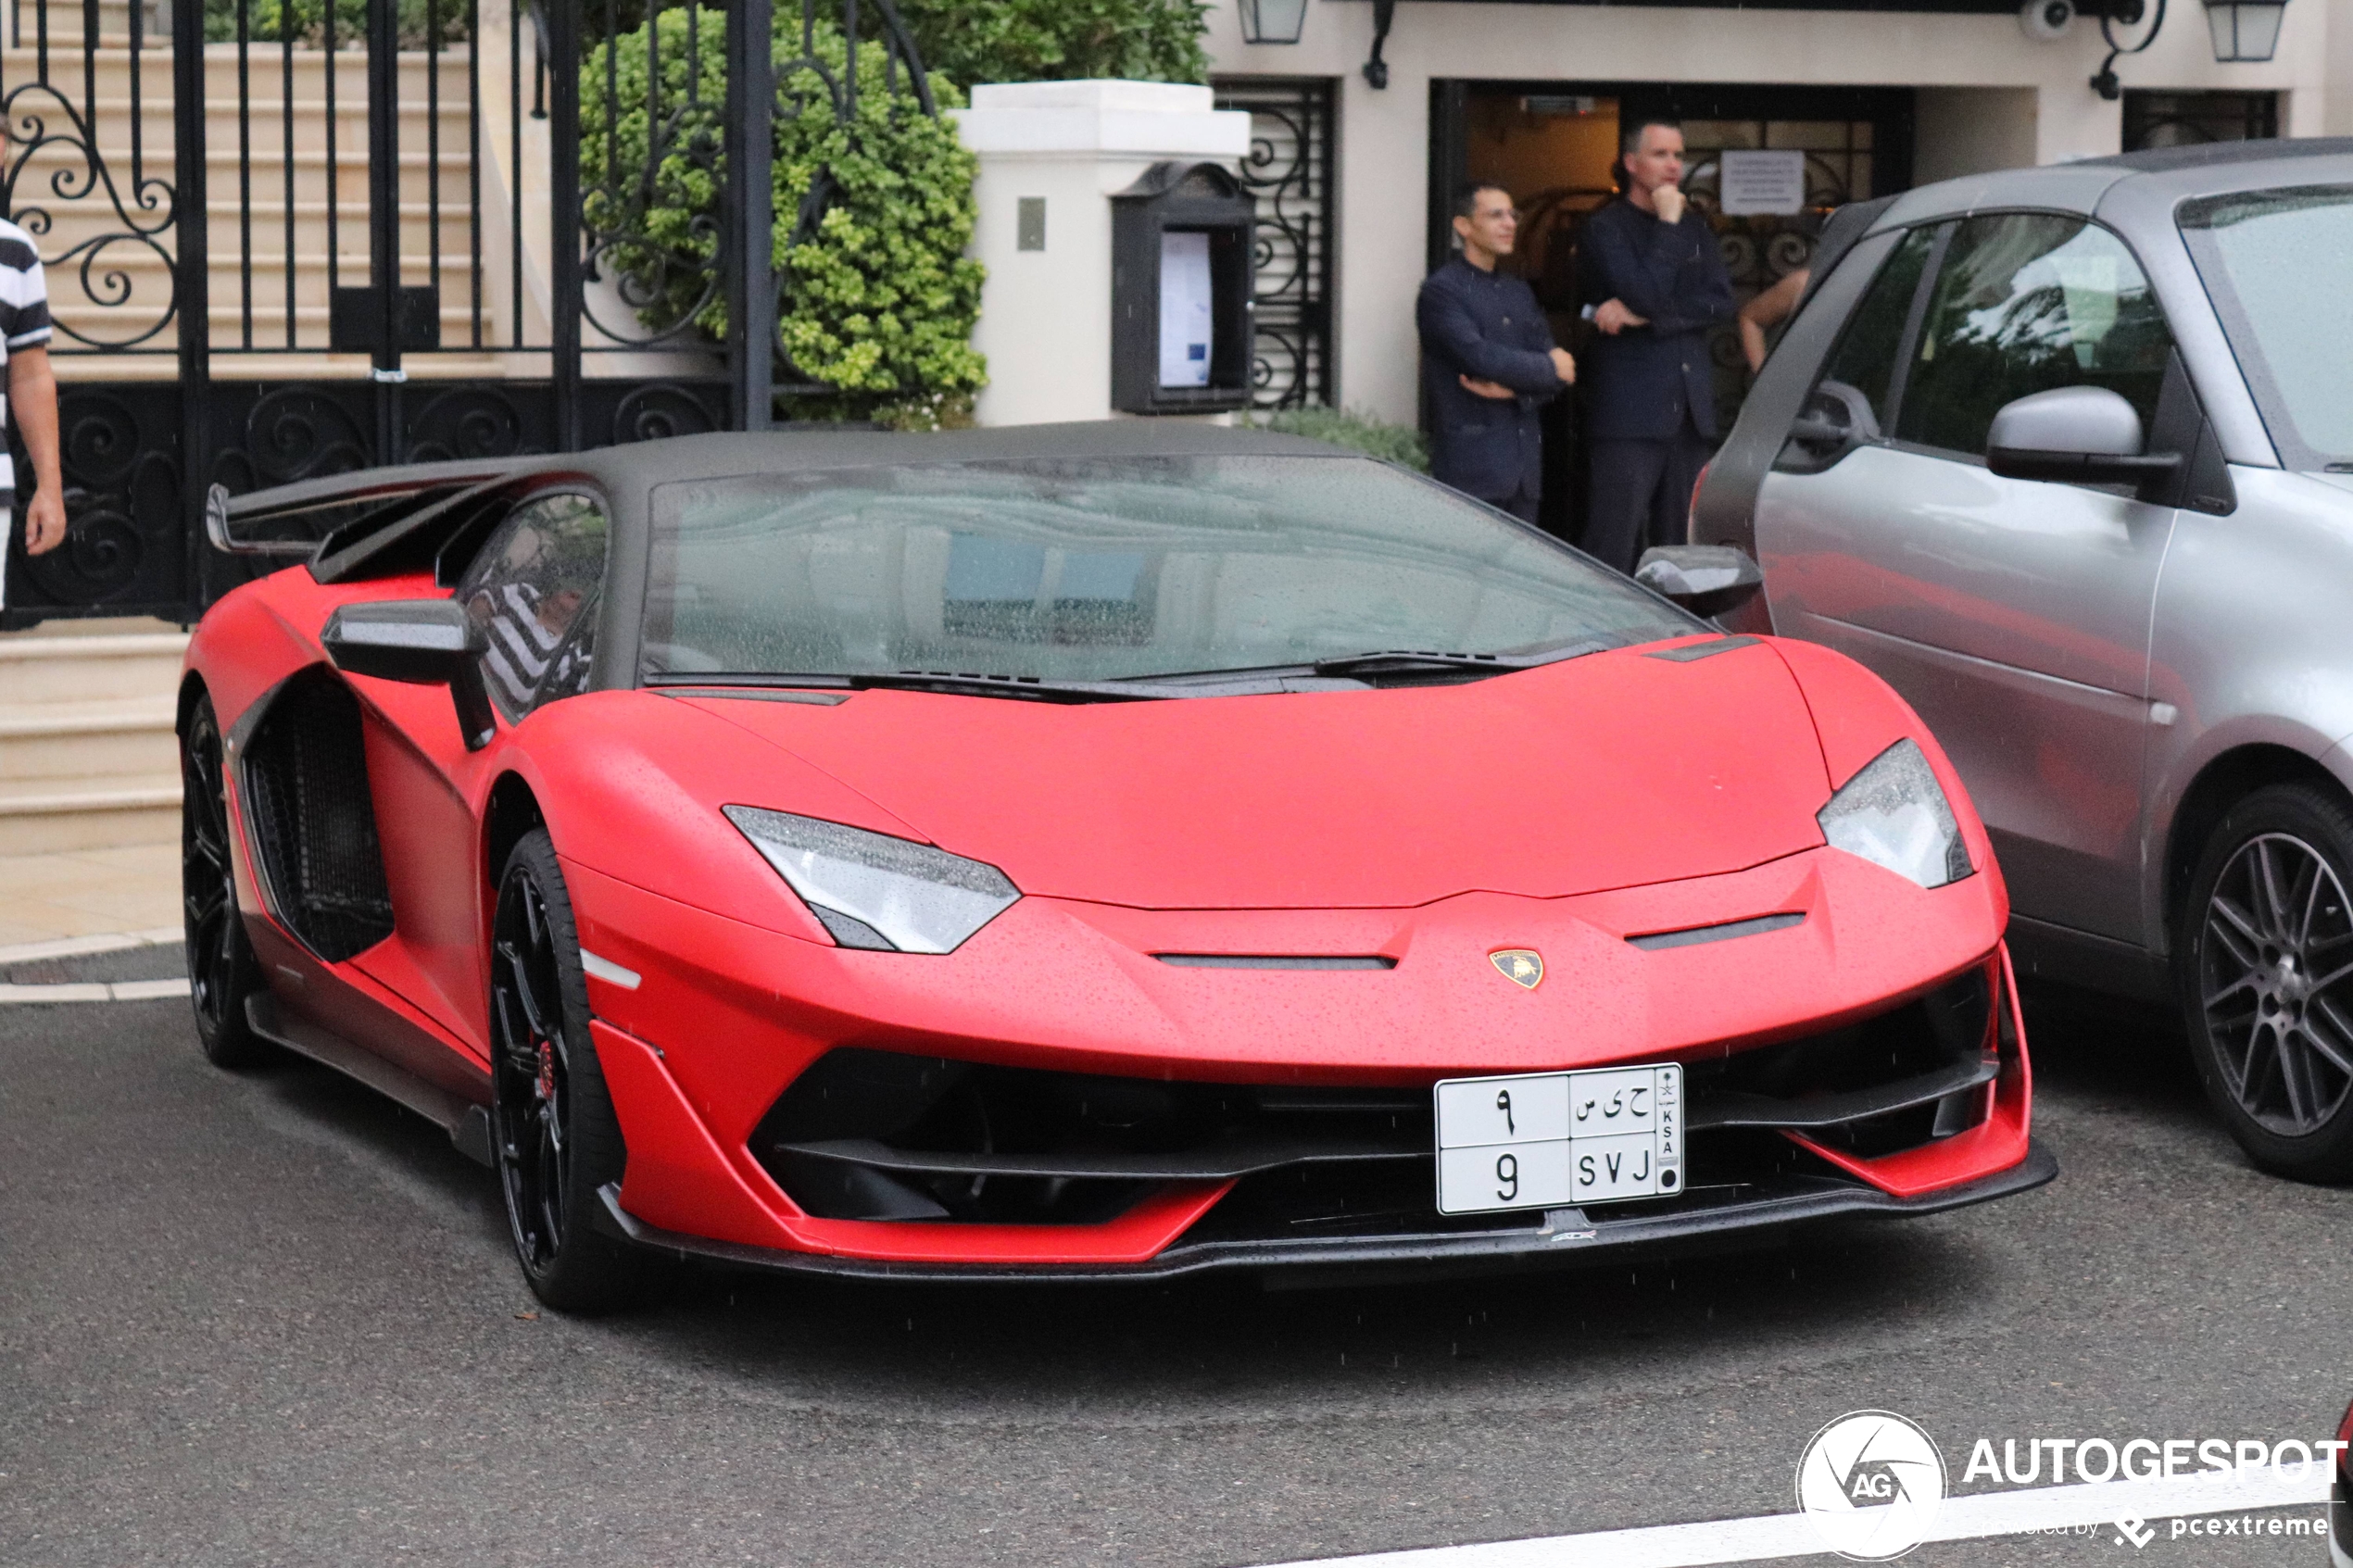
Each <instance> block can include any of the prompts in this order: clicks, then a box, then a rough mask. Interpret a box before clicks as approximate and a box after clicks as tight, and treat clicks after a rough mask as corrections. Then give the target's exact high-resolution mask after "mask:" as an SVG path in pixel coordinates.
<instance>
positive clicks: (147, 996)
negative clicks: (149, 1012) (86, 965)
mask: <svg viewBox="0 0 2353 1568" xmlns="http://www.w3.org/2000/svg"><path fill="white" fill-rule="evenodd" d="M187 994H188V982H187V981H186V980H184V979H181V980H117V981H112V982H107V981H94V980H85V981H76V982H72V983H69V984H67V985H0V1007H23V1006H45V1005H47V1004H49V1003H52V1002H153V1001H160V1000H162V999H163V998H164V997H184V996H186V995H187Z"/></svg>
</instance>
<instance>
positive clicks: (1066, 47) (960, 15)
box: [899, 0, 1209, 88]
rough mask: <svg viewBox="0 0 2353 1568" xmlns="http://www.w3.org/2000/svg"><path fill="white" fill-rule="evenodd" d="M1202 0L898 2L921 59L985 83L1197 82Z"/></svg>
mask: <svg viewBox="0 0 2353 1568" xmlns="http://www.w3.org/2000/svg"><path fill="white" fill-rule="evenodd" d="M1208 11H1209V6H1207V5H1204V4H1202V3H1201V0H900V6H899V14H900V16H901V17H902V18H904V19H906V22H907V29H908V31H910V32H912V33H913V34H914V37H915V46H916V48H918V49H919V50H921V51H922V53H923V56H924V64H925V66H926V67H928V68H929V69H933V70H936V71H937V72H939V73H940V74H941V75H942V76H945V77H947V78H948V79H949V80H950V82H957V83H959V84H961V85H963V86H964V87H966V88H971V87H975V86H977V85H979V84H980V83H982V82H1066V81H1076V80H1078V79H1081V78H1085V77H1098V76H1115V77H1124V78H1126V79H1127V80H1128V81H1131V82H1202V81H1206V80H1207V79H1208V75H1209V56H1208V55H1207V54H1206V53H1205V52H1204V51H1203V50H1202V44H1201V39H1202V31H1204V30H1205V29H1206V28H1207V26H1208V23H1207V21H1206V20H1205V18H1206V16H1207V15H1208Z"/></svg>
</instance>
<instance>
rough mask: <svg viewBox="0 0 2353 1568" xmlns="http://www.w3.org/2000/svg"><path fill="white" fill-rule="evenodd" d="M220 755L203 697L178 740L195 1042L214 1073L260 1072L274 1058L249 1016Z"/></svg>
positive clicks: (249, 956) (183, 894) (183, 904)
mask: <svg viewBox="0 0 2353 1568" xmlns="http://www.w3.org/2000/svg"><path fill="white" fill-rule="evenodd" d="M223 754H224V748H223V747H222V746H221V744H220V720H219V719H218V718H217V717H215V715H214V713H213V711H212V698H211V697H209V696H200V697H198V698H197V699H196V706H195V710H194V711H193V712H191V713H190V714H189V715H188V728H187V732H186V734H183V735H182V737H181V742H180V911H181V916H182V925H183V927H184V929H185V931H186V934H187V951H188V995H189V997H190V999H191V1000H192V1001H193V1002H194V1003H195V1014H196V1043H197V1045H198V1046H200V1047H203V1050H204V1054H205V1057H206V1060H209V1061H210V1062H211V1063H212V1064H213V1065H214V1066H215V1067H226V1068H232V1069H234V1068H245V1067H254V1066H258V1065H259V1064H261V1063H263V1062H265V1061H267V1060H270V1058H271V1056H272V1055H273V1054H274V1053H273V1049H272V1047H271V1045H270V1044H269V1042H267V1041H265V1040H263V1039H262V1038H261V1037H260V1036H259V1035H256V1034H255V1033H254V1032H253V1025H252V1024H251V1023H250V1022H247V1021H246V1018H245V1001H246V999H247V998H248V997H252V996H253V995H254V994H255V993H256V992H257V991H258V989H259V988H260V984H261V970H260V965H259V964H258V962H257V961H256V960H255V959H254V956H253V947H252V945H251V944H250V943H248V942H247V941H246V940H245V919H244V917H243V916H242V915H240V914H239V913H238V912H237V877H236V872H235V871H234V869H233V866H232V863H231V860H230V855H229V791H228V774H227V771H226V770H225V769H224V768H223V766H222V760H221V759H222V757H223Z"/></svg>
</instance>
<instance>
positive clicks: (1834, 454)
mask: <svg viewBox="0 0 2353 1568" xmlns="http://www.w3.org/2000/svg"><path fill="white" fill-rule="evenodd" d="M1879 438H1880V428H1879V416H1878V415H1876V414H1875V413H1873V412H1872V411H1871V400H1870V399H1869V398H1868V397H1866V396H1864V395H1863V394H1862V391H1861V389H1860V388H1857V387H1852V386H1849V385H1847V384H1846V383H1844V382H1838V381H1826V382H1823V383H1821V384H1820V385H1818V386H1817V387H1816V388H1815V389H1814V390H1813V392H1812V393H1810V394H1809V395H1807V396H1806V405H1805V407H1804V408H1800V409H1799V410H1798V414H1797V418H1796V419H1795V420H1792V421H1791V422H1790V427H1789V441H1790V444H1791V445H1793V446H1795V447H1796V448H1797V451H1798V453H1799V454H1800V455H1802V456H1803V457H1804V458H1806V460H1807V461H1808V462H1809V463H1812V464H1818V465H1821V466H1824V467H1827V466H1828V465H1830V464H1831V463H1834V462H1836V461H1837V460H1838V459H1839V458H1843V457H1844V456H1845V455H1846V454H1847V453H1849V452H1851V451H1853V450H1854V449H1855V448H1856V447H1857V446H1860V445H1865V444H1866V443H1868V442H1872V441H1877V440H1878V439H1879Z"/></svg>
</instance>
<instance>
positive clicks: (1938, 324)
mask: <svg viewBox="0 0 2353 1568" xmlns="http://www.w3.org/2000/svg"><path fill="white" fill-rule="evenodd" d="M1692 543H1694V544H1705V545H1730V546H1738V547H1740V548H1741V549H1743V550H1745V551H1748V552H1749V553H1751V554H1752V555H1754V556H1755V558H1756V560H1757V561H1758V563H1759V564H1761V566H1762V567H1763V569H1764V576H1765V594H1764V596H1763V597H1762V598H1761V599H1758V600H1754V601H1751V603H1750V604H1749V605H1748V606H1747V607H1745V608H1744V610H1743V615H1745V616H1747V617H1750V618H1752V619H1753V621H1754V624H1753V626H1752V629H1757V630H1762V629H1764V626H1763V618H1766V617H1769V620H1770V628H1771V630H1773V631H1775V632H1778V633H1781V634H1782V635H1785V636H1793V637H1802V638H1806V639H1809V640H1811V641H1815V642H1819V643H1824V644H1828V645H1829V646H1832V647H1835V648H1838V649H1840V650H1841V651H1843V652H1844V653H1847V654H1851V655H1852V656H1854V657H1855V658H1856V659H1859V660H1861V661H1862V662H1863V663H1864V664H1867V665H1869V667H1870V668H1871V669H1873V670H1875V671H1878V672H1879V673H1880V674H1881V675H1882V676H1884V677H1885V678H1886V679H1887V681H1888V682H1889V683H1890V684H1893V685H1894V687H1895V689H1896V690H1897V691H1899V692H1901V693H1902V694H1903V695H1904V696H1905V697H1906V699H1907V700H1909V701H1910V703H1911V704H1912V706H1913V707H1914V708H1915V709H1918V710H1919V713H1920V716H1921V717H1922V718H1923V719H1925V720H1926V721H1927V722H1928V723H1929V725H1930V727H1931V729H1933V730H1934V731H1935V733H1936V734H1937V736H1938V738H1939V739H1941V740H1942V741H1943V742H1944V747H1945V749H1946V750H1947V751H1948V752H1949V753H1950V754H1951V756H1952V759H1953V761H1954V763H1955V764H1956V765H1957V767H1958V768H1959V769H1960V771H1961V774H1962V777H1963V778H1964V779H1965V780H1966V781H1967V782H1968V784H1969V790H1970V792H1971V794H1972V795H1973V796H1974V797H1975V798H1976V802H1977V807H1978V809H1979V811H1980V812H1981V813H1982V816H1983V818H1984V820H1985V824H1986V826H1987V828H1988V829H1989V830H1990V831H1991V832H1992V834H1993V837H1994V847H1995V850H1996V852H1997V854H1998V855H1999V857H2000V859H2001V863H2002V870H2003V872H2004V874H2005V876H2006V877H2007V880H2008V883H2009V887H2010V894H2011V899H2012V906H2013V919H2012V923H2011V927H2010V940H2011V945H2012V949H2013V953H2014V956H2015V958H2016V960H2017V961H2018V963H2019V967H2020V972H2025V973H2041V974H2045V975H2051V976H2055V977H2058V978H2062V979H2066V980H2070V981H2072V982H2075V983H2078V984H2082V985H2092V986H2095V987H2098V988H2101V989H2105V990H2109V991H2117V992H2128V993H2134V994H2138V995H2143V996H2147V997H2178V998H2179V1002H2180V1006H2181V1009H2182V1012H2183V1019H2184V1021H2185V1022H2186V1025H2187V1028H2188V1032H2189V1035H2190V1040H2191V1046H2192V1050H2193V1054H2194V1055H2195V1057H2196V1061H2197V1065H2198V1070H2199V1073H2200V1075H2201V1076H2202V1077H2203V1079H2204V1081H2205V1083H2206V1086H2207V1090H2208V1094H2209V1096H2210V1097H2211V1098H2212V1099H2213V1102H2214V1104H2215V1107H2216V1108H2217V1110H2218V1111H2219V1112H2220V1114H2221V1117H2222V1119H2223V1120H2224V1121H2225V1122H2226V1123H2228V1124H2229V1126H2230V1129H2231V1131H2232V1133H2233V1135H2235V1136H2236V1137H2237V1138H2238V1140H2239V1142H2240V1144H2241V1145H2242V1146H2244V1147H2245V1148H2246V1151H2247V1153H2248V1154H2249V1155H2250V1156H2251V1157H2252V1158H2253V1159H2254V1160H2255V1161H2256V1162H2257V1163H2258V1164H2259V1165H2261V1166H2263V1167H2265V1168H2267V1169H2270V1170H2272V1171H2277V1172H2280V1173H2284V1174H2289V1175H2295V1176H2300V1177H2305V1178H2309V1179H2316V1180H2321V1179H2344V1178H2347V1177H2348V1176H2353V904H2348V901H2347V890H2348V888H2353V751H2348V747H2347V738H2348V737H2349V736H2353V140H2344V141H2306V142H2261V143H2239V144H2227V145H2218V146H2203V147H2191V148H2175V149H2168V150H2165V151H2160V152H2152V153H2136V154H2129V155H2126V156H2124V157H2114V158H2105V159H2097V160H2094V161H2090V162H2084V163H2074V164H2066V165H2060V166H2057V167H2052V168H2045V169H2019V170H2015V171H2011V172H2007V173H2001V174H1992V175H1984V176H1978V177H1971V178H1969V179H1965V180H1955V181H1948V182H1944V183H1942V184H1937V185H1931V186H1928V187H1925V188H1923V189H1921V190H1918V191H1913V192H1910V193H1908V194H1905V195H1903V196H1901V197H1899V198H1897V199H1896V201H1895V202H1894V204H1893V205H1892V206H1891V207H1888V208H1887V210H1885V211H1884V212H1882V213H1881V214H1880V215H1879V217H1878V218H1877V220H1875V221H1874V222H1873V224H1872V226H1871V228H1870V230H1869V232H1868V233H1867V235H1866V236H1865V237H1864V238H1863V239H1862V240H1861V241H1859V242H1858V243H1857V244H1856V245H1855V246H1854V247H1853V248H1852V249H1851V250H1849V251H1848V252H1847V253H1846V254H1845V256H1844V257H1843V259H1841V260H1839V261H1838V262H1837V263H1836V264H1835V266H1834V270H1832V271H1831V273H1830V274H1829V276H1828V277H1827V278H1825V279H1822V280H1818V282H1817V284H1816V289H1815V294H1814V295H1813V297H1812V298H1811V299H1810V300H1809V301H1808V302H1807V304H1806V307H1805V308H1804V309H1802V310H1801V311H1800V312H1799V314H1798V316H1797V318H1796V320H1794V321H1793V323H1792V326H1791V329H1790V331H1789V332H1788V334H1787V335H1786V336H1785V337H1784V339H1783V340H1782V342H1781V343H1780V345H1779V347H1778V348H1777V349H1776V351H1775V353H1774V355H1773V357H1772V358H1771V359H1770V361H1768V364H1767V365H1766V367H1765V370H1764V373H1763V375H1762V377H1761V378H1760V379H1759V381H1758V382H1757V384H1756V386H1755V391H1754V392H1753V393H1752V394H1751V395H1750V397H1749V400H1748V403H1747V406H1746V407H1745V408H1743V411H1742V414H1741V418H1740V420H1739V423H1738V424H1737V426H1736V427H1735V428H1734V430H1733V432H1732V433H1731V435H1730V438H1729V439H1728V440H1727V442H1726V443H1725V445H1724V448H1723V450H1722V452H1721V453H1719V454H1718V458H1717V460H1716V462H1715V463H1714V465H1713V466H1712V467H1711V468H1710V470H1709V471H1708V474H1707V477H1706V480H1705V483H1704V484H1703V485H1702V487H1701V489H1700V491H1699V494H1698V495H1697V496H1696V497H1695V498H1694V501H1693V505H1692ZM1733 619H1738V618H1737V617H1735V618H1733Z"/></svg>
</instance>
